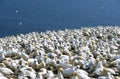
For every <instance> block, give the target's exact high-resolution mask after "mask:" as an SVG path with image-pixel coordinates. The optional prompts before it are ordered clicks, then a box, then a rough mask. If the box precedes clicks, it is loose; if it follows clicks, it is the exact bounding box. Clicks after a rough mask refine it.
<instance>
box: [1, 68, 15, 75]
mask: <svg viewBox="0 0 120 79" xmlns="http://www.w3.org/2000/svg"><path fill="white" fill-rule="evenodd" d="M0 72H1V73H2V74H3V75H7V76H8V75H12V74H14V72H13V71H12V70H10V69H9V68H5V67H0Z"/></svg>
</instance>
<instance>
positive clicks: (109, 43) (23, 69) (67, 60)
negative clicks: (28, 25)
mask: <svg viewBox="0 0 120 79" xmlns="http://www.w3.org/2000/svg"><path fill="white" fill-rule="evenodd" d="M0 79H120V27H118V26H114V27H112V26H106V27H103V26H98V27H83V28H81V29H73V30H70V29H69V30H68V29H65V30H64V31H61V30H58V31H46V32H41V33H38V32H32V33H29V34H26V35H24V34H20V35H17V36H10V37H4V38H0Z"/></svg>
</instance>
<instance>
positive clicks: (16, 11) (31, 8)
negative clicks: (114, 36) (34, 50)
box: [0, 0, 120, 37]
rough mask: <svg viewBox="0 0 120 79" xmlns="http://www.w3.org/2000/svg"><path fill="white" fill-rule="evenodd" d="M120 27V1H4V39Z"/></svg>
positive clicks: (0, 12)
mask: <svg viewBox="0 0 120 79" xmlns="http://www.w3.org/2000/svg"><path fill="white" fill-rule="evenodd" d="M98 25H103V26H107V25H113V26H114V25H118V26H119V25H120V0H0V37H4V36H9V35H16V34H20V33H23V34H26V33H29V32H32V31H38V32H41V31H42V32H44V31H47V30H59V29H61V30H63V29H65V28H67V29H77V28H80V27H81V26H98Z"/></svg>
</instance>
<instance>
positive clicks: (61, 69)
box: [58, 68, 64, 79]
mask: <svg viewBox="0 0 120 79" xmlns="http://www.w3.org/2000/svg"><path fill="white" fill-rule="evenodd" d="M63 71H64V70H63V68H59V69H58V78H59V79H64V77H63V74H62V72H63Z"/></svg>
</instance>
